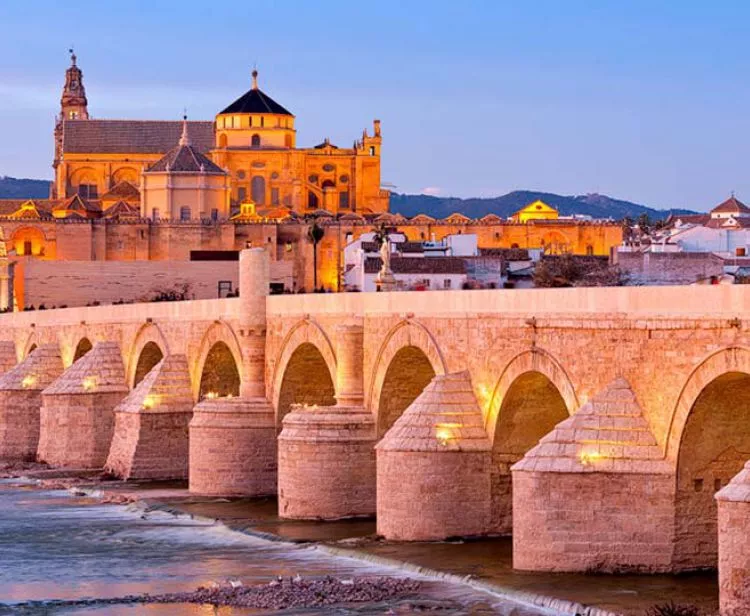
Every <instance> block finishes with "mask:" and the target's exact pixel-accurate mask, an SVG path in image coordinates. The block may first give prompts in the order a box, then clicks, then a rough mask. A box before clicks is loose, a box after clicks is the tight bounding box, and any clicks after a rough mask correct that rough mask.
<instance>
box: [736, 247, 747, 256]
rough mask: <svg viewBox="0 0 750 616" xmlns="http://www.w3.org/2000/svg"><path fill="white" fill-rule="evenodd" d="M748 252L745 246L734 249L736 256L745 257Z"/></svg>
mask: <svg viewBox="0 0 750 616" xmlns="http://www.w3.org/2000/svg"><path fill="white" fill-rule="evenodd" d="M746 254H747V249H746V248H744V247H739V248H735V249H734V256H735V257H744V256H745V255H746Z"/></svg>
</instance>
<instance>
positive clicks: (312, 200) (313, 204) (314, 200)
mask: <svg viewBox="0 0 750 616" xmlns="http://www.w3.org/2000/svg"><path fill="white" fill-rule="evenodd" d="M307 207H308V209H310V210H317V209H318V195H316V194H315V193H314V192H313V191H311V190H309V191H307Z"/></svg>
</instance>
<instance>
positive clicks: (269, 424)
mask: <svg viewBox="0 0 750 616" xmlns="http://www.w3.org/2000/svg"><path fill="white" fill-rule="evenodd" d="M276 467H277V466H276V425H275V419H274V413H273V408H272V407H271V405H270V404H268V401H267V400H266V399H265V398H254V399H253V398H251V399H243V398H214V399H212V400H203V401H202V402H201V403H200V404H198V405H197V406H196V407H195V408H194V409H193V419H192V420H191V422H190V491H191V492H193V493H195V494H203V495H216V496H265V495H270V494H275V493H276Z"/></svg>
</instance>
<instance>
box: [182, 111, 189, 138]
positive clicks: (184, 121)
mask: <svg viewBox="0 0 750 616" xmlns="http://www.w3.org/2000/svg"><path fill="white" fill-rule="evenodd" d="M180 145H190V135H188V123H187V113H185V114H184V115H183V116H182V136H181V137H180Z"/></svg>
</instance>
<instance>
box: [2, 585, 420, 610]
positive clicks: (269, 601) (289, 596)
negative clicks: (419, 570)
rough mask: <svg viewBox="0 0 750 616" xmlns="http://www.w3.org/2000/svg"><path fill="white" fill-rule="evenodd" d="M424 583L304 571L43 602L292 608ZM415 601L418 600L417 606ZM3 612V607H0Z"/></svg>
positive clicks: (367, 597)
mask: <svg viewBox="0 0 750 616" xmlns="http://www.w3.org/2000/svg"><path fill="white" fill-rule="evenodd" d="M421 587H422V583H421V582H419V581H417V580H410V579H402V578H392V577H375V578H351V579H345V578H344V579H341V578H336V577H331V576H328V577H325V578H322V579H321V578H310V579H305V578H302V577H300V576H296V577H293V578H281V577H279V578H277V579H275V580H273V581H271V582H270V583H268V584H259V585H254V586H244V585H242V583H241V582H239V581H235V582H230V583H226V584H219V585H215V586H211V587H200V588H198V589H196V590H194V591H192V592H177V593H168V594H162V595H148V594H145V595H128V596H125V597H115V598H110V599H81V600H77V601H53V602H49V601H48V602H44V607H45V608H46V609H50V608H52V607H55V608H61V607H66V606H70V607H87V606H103V605H125V604H153V603H161V604H183V605H184V604H188V603H193V604H200V605H212V606H215V607H249V608H257V609H264V610H283V609H289V608H330V607H335V606H341V605H352V604H374V603H380V602H382V601H388V600H393V599H404V598H408V597H409V596H410V595H413V594H414V593H416V592H418V591H419V590H420V589H421ZM39 607H40V603H39V602H28V603H20V604H15V605H14V606H13V609H14V613H16V614H23V613H26V612H28V613H31V612H32V611H33V610H36V609H37V608H39ZM415 607H417V606H415ZM418 609H419V611H427V610H429V609H430V606H429V604H424V605H420V606H418ZM0 613H2V608H0Z"/></svg>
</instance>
